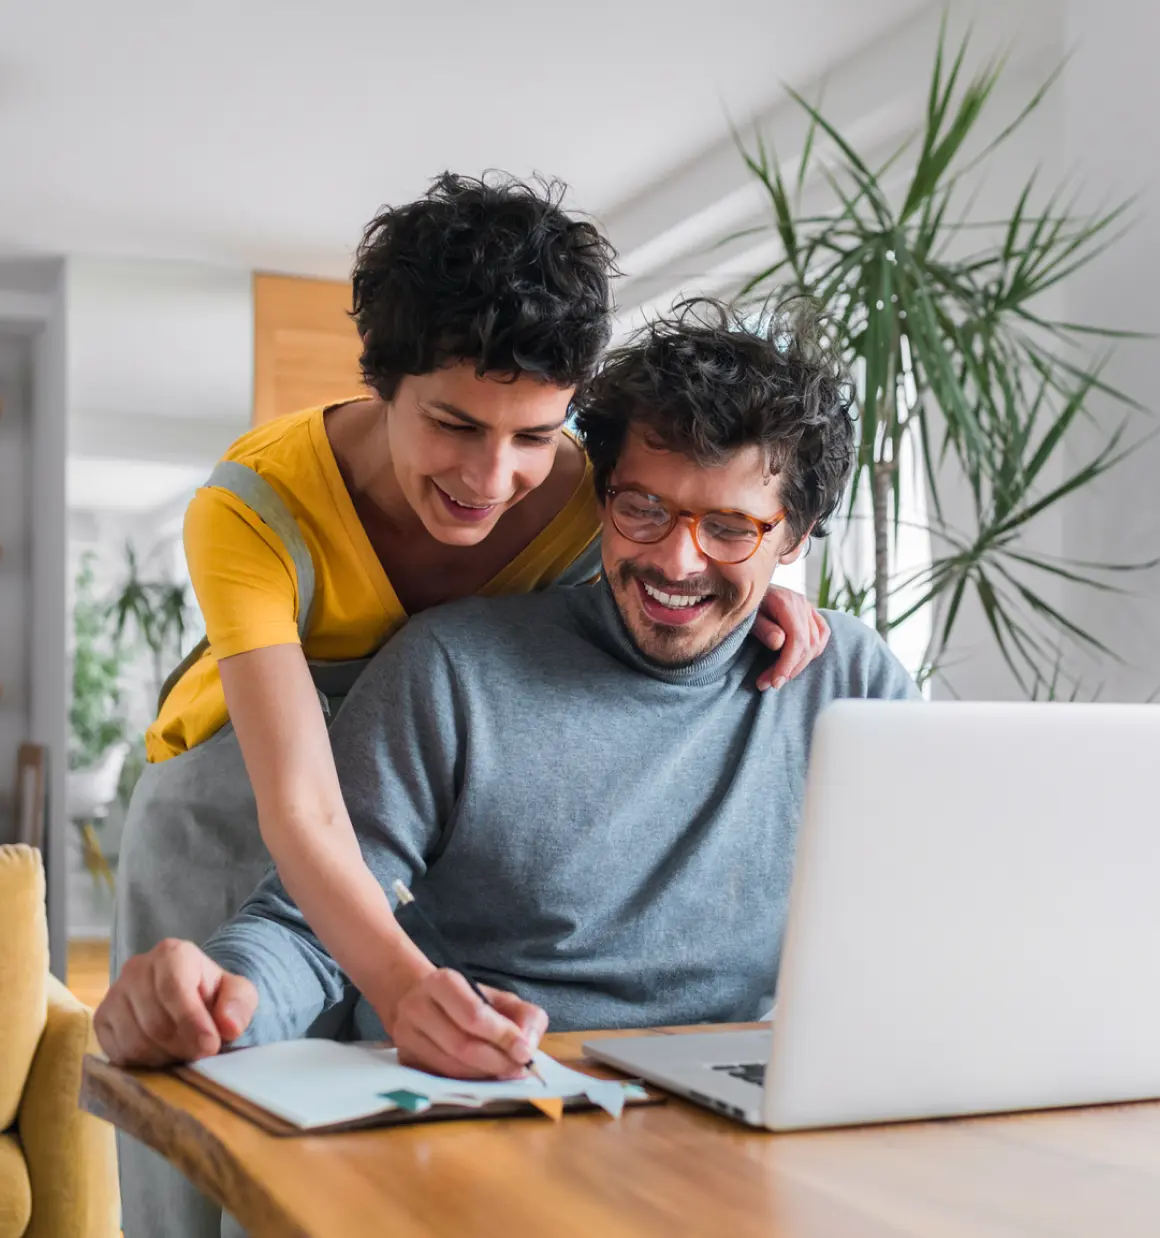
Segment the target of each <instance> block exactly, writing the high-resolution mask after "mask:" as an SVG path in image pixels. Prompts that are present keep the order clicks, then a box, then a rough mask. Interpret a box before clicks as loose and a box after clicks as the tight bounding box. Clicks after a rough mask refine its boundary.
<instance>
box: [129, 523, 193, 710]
mask: <svg viewBox="0 0 1160 1238" xmlns="http://www.w3.org/2000/svg"><path fill="white" fill-rule="evenodd" d="M125 565H126V567H127V569H128V575H127V577H126V579H125V583H124V584H123V585H122V586H121V592H120V594H119V595H118V596H117V598H116V599H115V600H114V601H113V603H112V606H111V607H110V613H111V614H112V616H113V618H114V621H115V628H114V633H115V639H116V642H117V646H118V648H120V647H121V645H122V643H123V641H124V639H125V634H126V630H127V629H128V628H129V627H130V625H132V627H133V628H134V629H135V631H136V635H137V637H138V638H139V640H140V641H141V642H142V643H143V644H144V645H145V647H146V648H147V649H148V650H149V653H150V657H151V660H152V668H153V688H154V694H155V696H159V695H160V694H161V688H162V686H163V684H164V683H165V676H166V675H167V674H168V672H169V671H170V669H172V666H174V665H176V664H177V662H178V661H179V660H180V658H181V647H182V642H183V641H184V640H185V633H186V631H187V629H188V627H189V615H190V605H189V589H188V587H187V586H186V585H183V584H176V583H174V582H173V581H171V580H143V579H142V578H141V571H140V566H139V564H138V562H137V553H136V551H135V550H134V549H133V547H132V545H129V544H126V546H125Z"/></svg>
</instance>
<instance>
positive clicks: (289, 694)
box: [219, 645, 542, 1074]
mask: <svg viewBox="0 0 1160 1238" xmlns="http://www.w3.org/2000/svg"><path fill="white" fill-rule="evenodd" d="M219 669H220V673H221V679H222V686H223V688H224V690H225V697H226V705H227V707H228V709H229V713H230V719H231V720H232V722H233V724H234V729H235V731H236V732H237V736H238V742H239V744H240V745H241V749H242V756H243V758H244V760H245V763H246V770H247V772H248V773H249V776H250V782H251V784H252V786H253V788H254V795H255V798H256V800H257V805H258V824H259V828H260V829H261V831H262V839H263V841H264V842H265V844H266V846H267V847H268V848H269V851H270V854H271V855H272V856H273V858H274V862H275V864H276V865H277V867H278V874H279V876H280V877H281V879H282V882H283V884H284V885H285V887H286V889H287V891H288V892H289V893H290V896H291V897H292V898H293V899H294V901H295V902H296V903H297V904H298V907H299V908H300V909H301V911H302V914H303V915H304V916H305V917H306V920H307V921H308V923H309V924H310V927H311V928H312V929H313V930H314V932H315V933H316V934H317V935H318V937H319V938H320V939H321V941H322V943H323V944H324V945H325V946H326V948H327V950H328V951H329V952H330V954H331V955H332V956H333V958H334V959H335V960H336V961H337V962H338V964H339V966H340V967H341V968H342V969H343V971H344V972H345V973H346V974H347V975H348V976H349V977H350V979H351V981H352V982H353V983H354V985H355V987H356V988H357V989H358V990H359V991H360V992H361V993H362V994H363V995H364V996H365V997H366V998H367V1000H368V1001H369V1002H370V1003H371V1005H372V1006H373V1007H374V1008H375V1010H376V1012H377V1013H378V1015H379V1017H380V1018H381V1019H382V1020H383V1023H384V1025H385V1026H386V1027H387V1029H388V1031H389V1032H390V1034H391V1035H392V1036H393V1037H394V1039H395V1041H396V1043H397V1044H398V1045H399V1048H400V1052H401V1053H404V1054H405V1055H408V1056H410V1057H411V1059H412V1060H413V1061H414V1062H415V1063H416V1064H418V1065H427V1066H428V1067H429V1068H431V1069H435V1070H440V1071H441V1073H448V1074H454V1073H456V1071H460V1072H465V1073H467V1074H471V1073H481V1074H503V1073H510V1072H511V1070H512V1068H513V1061H512V1057H511V1056H510V1054H511V1053H512V1051H514V1054H515V1057H516V1058H517V1060H518V1061H519V1062H520V1063H521V1064H522V1062H523V1061H526V1060H527V1054H528V1049H529V1046H528V1045H527V1044H526V1043H525V1037H524V1035H523V1033H524V1031H525V1030H526V1031H532V1032H534V1031H535V1030H537V1029H538V1030H542V1029H540V1028H539V1024H540V1021H541V1020H542V1014H541V1012H539V1011H538V1010H537V1009H536V1008H535V1007H532V1006H527V1003H517V1005H516V1006H512V1005H511V1003H510V1002H509V1003H507V1005H505V1009H509V1008H510V1013H511V1015H512V1018H510V1019H509V1018H505V1017H503V1016H502V1015H500V1014H499V1013H498V1012H497V1011H494V1010H492V1009H490V1008H488V1007H485V1006H483V1003H478V1002H476V1001H475V1000H474V999H472V1000H469V1001H466V1002H465V1001H464V999H463V994H462V993H461V992H460V990H461V989H462V990H464V991H465V992H466V994H467V995H468V998H471V990H470V989H469V988H467V985H466V984H465V983H464V982H463V980H462V978H461V977H458V976H453V975H449V974H448V973H440V972H437V971H436V969H435V967H434V966H433V965H432V964H431V962H430V961H429V960H428V959H427V957H426V956H425V955H424V954H423V953H422V952H421V951H420V950H419V949H418V948H417V947H416V946H415V945H414V943H413V942H412V941H411V939H410V938H409V937H408V936H407V934H406V933H405V932H404V931H403V930H402V929H401V928H400V926H399V924H398V922H397V921H396V920H395V917H394V915H393V913H392V912H391V907H390V903H389V902H388V900H387V896H386V893H385V891H384V890H383V889H382V887H381V886H380V885H379V883H378V881H377V880H376V879H375V877H374V875H373V874H372V873H371V871H370V870H369V869H368V868H367V866H366V864H365V863H364V861H363V857H362V852H361V851H360V849H359V845H358V839H357V837H356V835H355V832H354V828H353V826H352V824H351V821H350V817H349V815H348V814H347V811H346V806H345V805H344V803H343V799H342V791H341V788H340V786H339V781H338V774H337V771H336V770H335V765H334V757H333V754H332V753H331V749H330V741H329V737H328V735H327V730H326V723H325V721H324V718H323V714H322V708H321V706H320V704H319V701H318V695H317V693H316V691H315V688H314V683H313V680H312V679H311V677H310V671H309V668H308V667H307V665H306V659H305V657H304V656H303V653H302V649H301V647H300V646H298V645H274V646H271V647H268V648H265V649H255V650H253V651H252V652H249V653H243V654H237V655H235V656H234V657H230V658H223V659H222V660H221V662H220V663H219ZM511 1001H512V1002H517V999H514V998H513V999H511ZM475 1005H478V1006H480V1007H482V1009H480V1010H474V1009H472V1007H473V1006H475ZM524 1006H527V1010H526V1011H525V1010H523V1009H522V1008H523V1007H524ZM461 1008H462V1010H463V1016H462V1019H461V1018H459V1017H458V1012H459V1010H460V1009H461ZM448 1010H450V1011H451V1012H452V1014H451V1015H449V1014H448ZM513 1020H514V1021H513ZM465 1023H466V1024H467V1026H464V1024H465ZM469 1028H470V1030H468V1029H469ZM432 1044H436V1045H441V1046H449V1047H450V1046H453V1047H450V1048H449V1049H448V1051H447V1052H446V1053H440V1054H439V1055H434V1054H433V1053H432V1051H431V1049H430V1046H431V1045H432ZM421 1046H422V1047H421ZM409 1050H410V1051H409ZM408 1051H409V1052H408ZM521 1054H522V1055H523V1056H522V1057H521V1056H520V1055H521Z"/></svg>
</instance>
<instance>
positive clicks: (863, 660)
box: [823, 611, 922, 701]
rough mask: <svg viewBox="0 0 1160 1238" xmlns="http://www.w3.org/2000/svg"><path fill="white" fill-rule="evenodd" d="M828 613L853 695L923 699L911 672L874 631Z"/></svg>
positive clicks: (855, 619)
mask: <svg viewBox="0 0 1160 1238" xmlns="http://www.w3.org/2000/svg"><path fill="white" fill-rule="evenodd" d="M824 613H825V617H826V621H827V623H829V625H830V633H831V636H830V640H831V645H832V646H833V650H834V653H835V654H836V655H837V658H838V659H839V662H840V664H841V666H842V667H843V670H842V675H843V677H844V678H845V679H846V681H847V684H848V688H849V690H850V692H849V694H852V695H856V696H863V697H868V698H870V699H873V700H882V701H918V700H922V692H921V691H920V689H919V687H918V685H917V684H916V683H915V682H914V678H913V677H912V676H911V674H910V672H909V671H907V669H906V667H904V666H903V665H902V663H901V662H900V661H899V660H898V658H897V656H896V655H895V653H894V652H893V650H892V649H891V648H890V646H889V645H888V644H887V643H886V642H885V641H884V640H883V639H882V637H881V636H879V635H878V633H877V632H875V631H874V629H873V628H871V627H870V626H869V625H868V624H866V623H865V622H863V620H861V619H859V618H858V617H856V616H854V615H849V614H846V613H845V612H841V611H826V612H824ZM827 652H828V651H827ZM825 656H826V655H825V654H823V657H825Z"/></svg>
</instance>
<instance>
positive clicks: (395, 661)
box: [205, 619, 463, 1044]
mask: <svg viewBox="0 0 1160 1238" xmlns="http://www.w3.org/2000/svg"><path fill="white" fill-rule="evenodd" d="M460 712H461V711H460V710H459V708H458V705H457V693H456V691H455V683H454V677H453V673H452V668H451V665H450V659H449V658H448V656H447V653H446V651H445V650H444V648H443V646H442V645H441V644H440V643H439V640H438V638H437V637H436V635H435V633H434V632H433V631H431V630H430V627H429V625H428V624H427V623H426V622H425V621H424V620H422V619H418V620H412V621H411V622H410V623H408V624H407V626H406V627H405V628H404V629H403V630H402V631H401V632H400V633H399V634H398V635H397V636H395V637H394V638H393V639H392V640H391V641H389V642H388V644H387V645H386V646H385V647H384V648H383V649H382V650H380V652H379V653H378V654H377V655H376V656H375V658H374V659H373V660H372V661H371V663H370V664H369V665H368V667H367V669H366V670H365V671H364V672H363V673H362V675H361V676H360V677H359V680H358V683H357V684H356V685H355V687H354V689H353V690H352V692H351V693H350V695H349V696H348V697H347V699H346V701H345V702H344V703H343V706H342V708H341V709H340V710H339V711H338V714H337V715H336V716H335V719H334V722H333V724H332V726H331V729H330V740H331V747H332V749H333V751H334V760H335V767H336V768H337V770H338V777H339V784H340V786H341V788H342V794H343V799H344V800H345V802H346V807H347V811H348V812H349V814H350V819H351V821H352V823H353V824H354V829H355V834H356V835H357V837H358V840H359V845H360V847H361V849H362V854H363V859H364V860H365V861H366V863H367V866H368V867H369V868H370V870H371V871H372V872H373V873H374V875H375V876H376V877H377V878H378V881H379V884H380V885H381V886H382V887H383V888H384V889H385V890H387V891H390V888H391V885H392V883H393V882H394V881H395V880H402V881H404V882H406V883H407V884H408V885H410V884H412V883H413V882H414V881H415V880H416V879H417V878H418V877H420V876H421V875H422V874H423V873H425V872H426V869H427V865H428V863H429V861H430V860H431V858H432V857H433V856H434V855H435V854H436V852H437V850H438V846H439V842H440V839H441V837H442V831H443V827H444V825H445V824H446V823H447V822H448V821H449V820H450V818H451V815H452V811H453V808H454V804H455V799H456V795H457V793H458V778H457V766H458V759H459V751H460V748H461V738H462V734H463V731H462V727H461V721H462V720H461V718H460V716H459V715H460ZM394 901H395V900H394V898H393V897H392V904H393V903H394ZM205 950H206V953H207V954H209V956H210V957H211V958H212V959H214V961H215V962H217V963H218V964H219V966H221V967H224V968H225V969H226V970H228V971H231V972H236V973H238V974H239V975H243V976H246V977H247V979H249V980H251V981H252V982H253V983H254V985H255V986H256V987H257V989H258V994H259V1009H258V1013H257V1014H256V1015H255V1019H254V1023H253V1024H252V1025H251V1027H250V1029H249V1031H248V1032H247V1034H246V1037H245V1038H244V1040H243V1041H239V1044H243V1043H244V1044H260V1043H266V1042H268V1041H271V1040H287V1039H292V1038H295V1037H298V1036H302V1035H303V1034H305V1032H306V1029H307V1028H308V1027H309V1026H310V1025H311V1024H312V1023H313V1022H314V1021H315V1020H316V1019H317V1018H318V1017H319V1016H320V1015H322V1014H325V1013H326V1012H328V1011H330V1010H332V1009H333V1008H334V1007H335V1006H336V1005H337V1004H338V1003H340V1002H341V1001H342V1000H343V997H344V995H345V993H346V990H347V987H348V981H347V979H346V977H345V976H344V975H343V973H342V971H341V969H340V968H339V966H338V964H337V963H336V962H335V961H334V959H333V958H331V956H330V954H329V953H328V952H327V950H326V948H325V947H324V946H323V945H322V943H321V942H320V941H319V939H318V938H317V937H316V936H315V934H314V933H313V932H312V931H311V929H310V926H309V925H308V924H307V923H306V920H305V918H304V917H303V915H302V913H301V911H299V909H298V906H297V904H296V903H295V902H294V900H293V899H292V898H291V897H290V895H289V894H288V893H287V891H286V889H285V887H284V886H283V885H282V882H281V880H280V879H279V877H278V875H277V873H276V872H275V871H274V870H273V869H271V871H270V872H269V873H268V874H267V876H266V878H265V880H263V882H262V883H261V884H260V885H259V886H258V888H257V889H256V890H255V891H254V893H253V894H252V895H251V896H250V897H249V898H248V899H247V900H246V902H245V903H244V904H243V906H242V907H241V909H240V910H239V912H238V914H237V915H236V916H234V918H233V919H232V920H230V921H228V922H227V923H226V924H225V925H223V926H222V928H220V929H219V930H218V931H217V932H216V933H215V934H214V936H213V937H212V938H211V939H210V941H209V942H207V943H206V946H205Z"/></svg>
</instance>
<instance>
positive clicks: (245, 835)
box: [110, 725, 271, 1238]
mask: <svg viewBox="0 0 1160 1238" xmlns="http://www.w3.org/2000/svg"><path fill="white" fill-rule="evenodd" d="M270 862H271V860H270V855H269V852H268V851H267V850H266V847H265V845H264V844H263V842H262V838H261V834H260V833H259V831H258V813H257V807H256V805H255V803H254V793H253V791H252V790H251V788H250V780H249V778H248V776H247V775H246V768H245V764H244V762H243V760H242V753H241V749H240V747H239V746H238V742H237V737H236V736H235V735H234V730H233V727H232V726H229V725H227V726H225V727H223V728H222V730H220V731H219V732H218V733H217V734H216V735H213V736H211V737H210V738H209V739H208V740H206V741H205V742H204V743H202V744H200V745H198V746H197V747H196V748H193V749H191V750H190V751H188V752H185V753H182V754H181V755H179V756H176V757H171V758H170V759H169V760H168V761H162V762H160V763H159V764H156V765H149V766H147V767H146V769H145V772H144V774H143V775H142V777H141V780H140V782H139V783H138V784H137V787H136V789H135V790H134V792H133V798H132V801H131V803H130V805H129V811H128V813H127V814H126V818H125V831H124V835H123V837H122V842H121V856H120V861H119V863H118V867H117V899H116V905H115V909H114V916H113V940H112V951H111V959H110V970H111V978H112V979H114V980H115V979H116V977H117V976H118V975H119V974H120V971H121V968H122V967H123V966H124V964H125V961H126V960H127V959H128V958H130V957H131V956H132V955H134V954H140V953H143V952H144V951H146V950H149V949H151V948H152V947H153V946H155V945H156V944H157V943H158V942H159V941H162V940H163V939H164V938H166V937H181V938H187V939H189V940H191V941H195V942H197V943H198V944H200V943H202V942H204V941H206V940H207V939H208V938H209V937H210V936H211V935H212V934H213V932H214V931H215V930H216V929H217V928H218V927H219V925H221V924H222V923H223V921H225V920H228V919H229V917H230V916H232V915H233V914H234V913H235V912H236V911H237V910H238V908H239V907H240V906H241V905H242V903H243V902H244V901H245V900H246V898H248V897H249V895H250V894H251V893H252V892H253V890H254V887H255V886H256V885H257V884H258V882H259V881H260V880H261V879H262V877H263V875H264V874H265V872H266V869H267V867H268V866H269V864H270ZM117 1156H118V1166H119V1172H120V1179H121V1211H122V1222H121V1223H122V1227H123V1229H124V1234H125V1238H219V1236H220V1235H222V1234H223V1232H225V1233H230V1234H232V1235H238V1234H240V1233H241V1231H240V1230H239V1229H238V1228H237V1226H236V1222H234V1221H233V1220H232V1218H230V1217H228V1216H227V1217H226V1218H225V1229H224V1230H223V1214H222V1210H221V1209H220V1208H219V1207H218V1206H217V1204H215V1203H214V1202H213V1201H212V1200H210V1199H207V1198H206V1197H205V1196H204V1195H202V1194H201V1192H199V1191H198V1190H197V1189H196V1188H195V1187H194V1186H193V1184H192V1183H191V1182H190V1181H189V1179H188V1178H186V1177H185V1176H184V1175H183V1174H182V1173H181V1172H180V1171H179V1170H177V1169H175V1168H174V1167H173V1166H172V1165H170V1164H169V1162H168V1161H166V1160H164V1159H163V1158H162V1157H160V1156H158V1155H157V1154H156V1153H155V1152H153V1151H151V1150H150V1149H149V1148H147V1147H145V1145H144V1144H141V1143H138V1142H137V1140H135V1139H132V1138H130V1137H129V1136H128V1135H124V1134H121V1133H120V1132H118V1135H117Z"/></svg>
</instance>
